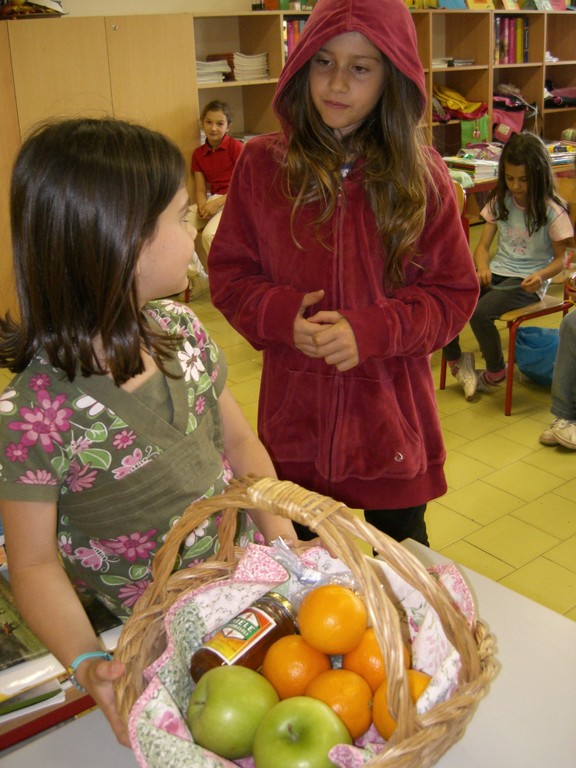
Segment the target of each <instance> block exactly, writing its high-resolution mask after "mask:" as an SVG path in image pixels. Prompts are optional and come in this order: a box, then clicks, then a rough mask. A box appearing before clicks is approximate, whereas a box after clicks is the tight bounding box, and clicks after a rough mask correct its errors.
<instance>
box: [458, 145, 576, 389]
mask: <svg viewBox="0 0 576 768" xmlns="http://www.w3.org/2000/svg"><path fill="white" fill-rule="evenodd" d="M481 215H482V218H483V219H484V220H485V222H486V223H485V224H484V228H483V230H482V235H481V236H480V241H479V242H478V245H477V247H476V250H475V252H474V262H475V264H476V271H477V273H478V280H479V282H480V298H479V300H478V305H477V307H476V309H475V311H474V314H473V315H472V317H471V319H470V327H471V328H472V331H473V332H474V335H475V336H476V339H477V341H478V344H479V346H480V351H481V353H482V357H483V358H484V360H485V362H486V370H481V371H478V370H476V368H475V364H474V356H473V354H472V353H470V352H465V353H464V354H462V352H461V350H460V344H459V339H458V337H457V338H456V339H454V340H453V341H452V342H450V344H448V345H447V346H446V347H445V348H444V355H445V357H446V359H447V361H448V364H449V366H450V368H451V370H452V373H453V374H454V376H455V377H456V379H457V381H458V382H459V383H460V384H461V385H462V387H463V389H464V394H465V395H466V398H467V399H468V400H471V399H472V398H473V397H474V395H475V394H476V391H487V390H490V389H491V388H493V387H494V386H495V385H497V384H499V383H500V382H501V381H503V380H504V379H505V378H506V364H505V362H504V356H503V354H502V342H501V339H500V333H499V331H498V329H497V328H496V326H495V322H494V321H495V320H496V319H497V318H498V317H500V315H502V314H503V313H504V312H508V311H510V310H512V309H518V308H519V307H524V306H527V305H528V304H532V303H533V302H535V301H537V300H538V299H541V298H542V297H543V296H544V294H545V292H546V288H547V287H548V284H549V283H550V279H551V278H552V277H554V275H557V274H558V273H559V272H561V271H562V267H563V259H564V250H565V248H566V245H567V244H568V242H569V241H570V239H571V238H572V235H573V234H574V232H573V228H572V224H571V223H570V218H569V216H568V211H567V209H566V206H565V204H564V203H563V201H562V200H561V199H560V198H559V197H558V195H557V194H556V191H555V188H554V177H553V175H552V168H551V165H550V158H549V154H548V150H547V149H546V146H545V145H544V144H543V142H542V141H541V140H540V139H539V138H538V137H537V136H535V135H534V134H531V133H518V134H515V135H514V136H512V138H511V139H510V140H509V141H508V143H507V144H506V145H505V146H504V149H503V150H502V155H501V157H500V163H499V169H498V182H497V184H496V187H495V188H494V189H493V190H492V192H491V193H490V195H489V197H488V201H487V203H486V205H485V207H484V208H483V210H482V211H481ZM496 234H498V245H497V249H496V253H495V254H494V256H493V257H491V255H490V247H491V245H492V242H493V240H494V237H495V236H496Z"/></svg>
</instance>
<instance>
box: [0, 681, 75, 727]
mask: <svg viewBox="0 0 576 768" xmlns="http://www.w3.org/2000/svg"><path fill="white" fill-rule="evenodd" d="M65 700H66V694H65V691H64V687H63V686H62V684H61V683H60V681H59V680H58V679H57V678H52V679H51V680H46V681H45V682H43V683H40V684H39V685H33V686H31V687H30V688H24V689H23V690H21V691H19V692H18V693H15V694H14V695H13V696H8V697H7V698H4V699H2V698H0V722H2V723H4V722H6V721H7V720H11V719H12V718H15V717H20V715H23V714H30V713H32V712H36V711H37V710H39V709H43V708H44V707H51V706H52V705H53V704H63V703H64V701H65ZM23 710H26V712H25V713H24V711H23Z"/></svg>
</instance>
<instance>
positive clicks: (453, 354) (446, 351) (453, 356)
mask: <svg viewBox="0 0 576 768" xmlns="http://www.w3.org/2000/svg"><path fill="white" fill-rule="evenodd" d="M442 354H443V355H444V358H445V359H446V360H447V361H448V362H449V363H452V362H454V361H456V360H459V359H460V358H461V357H462V349H461V348H460V336H455V337H454V338H453V339H452V341H449V342H448V344H446V346H445V347H443V348H442Z"/></svg>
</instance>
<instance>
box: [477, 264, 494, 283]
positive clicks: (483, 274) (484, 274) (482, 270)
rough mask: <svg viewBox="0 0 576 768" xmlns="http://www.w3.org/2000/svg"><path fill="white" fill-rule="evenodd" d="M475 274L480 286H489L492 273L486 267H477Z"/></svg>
mask: <svg viewBox="0 0 576 768" xmlns="http://www.w3.org/2000/svg"><path fill="white" fill-rule="evenodd" d="M477 274H478V281H479V283H480V285H483V286H484V287H486V286H488V285H490V284H491V282H492V272H491V271H490V270H489V269H488V267H478V269H477Z"/></svg>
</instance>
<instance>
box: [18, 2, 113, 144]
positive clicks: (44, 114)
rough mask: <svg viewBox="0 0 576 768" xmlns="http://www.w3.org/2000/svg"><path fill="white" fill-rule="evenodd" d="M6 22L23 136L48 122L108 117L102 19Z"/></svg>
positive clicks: (107, 82)
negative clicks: (43, 122) (76, 117)
mask: <svg viewBox="0 0 576 768" xmlns="http://www.w3.org/2000/svg"><path fill="white" fill-rule="evenodd" d="M8 24H9V36H10V48H11V51H12V66H13V69H14V84H15V88H16V101H17V104H18V118H19V125H20V133H21V136H22V137H24V136H25V135H26V133H28V131H29V130H30V128H31V127H32V126H34V125H35V124H36V123H38V122H40V121H42V120H46V119H47V118H58V117H75V116H80V115H82V116H86V115H91V116H98V117H104V116H106V115H111V114H112V96H111V92H110V75H109V71H108V56H107V52H106V35H105V31H104V19H103V18H98V17H86V18H63V19H56V18H55V19H30V20H26V21H12V22H8Z"/></svg>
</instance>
